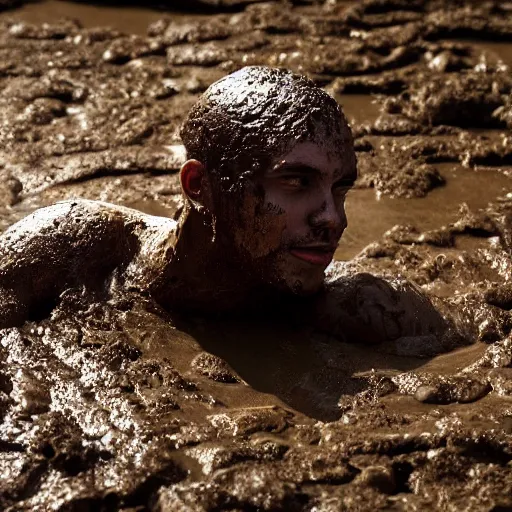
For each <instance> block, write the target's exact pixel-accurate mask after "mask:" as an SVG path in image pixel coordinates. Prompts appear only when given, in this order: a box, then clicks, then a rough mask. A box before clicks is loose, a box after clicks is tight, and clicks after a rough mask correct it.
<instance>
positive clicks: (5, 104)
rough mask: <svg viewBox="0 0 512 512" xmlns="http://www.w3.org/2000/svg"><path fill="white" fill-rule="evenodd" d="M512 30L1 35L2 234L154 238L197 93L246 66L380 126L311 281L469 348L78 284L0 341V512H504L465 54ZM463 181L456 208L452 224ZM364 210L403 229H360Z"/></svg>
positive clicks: (506, 190) (302, 21)
mask: <svg viewBox="0 0 512 512" xmlns="http://www.w3.org/2000/svg"><path fill="white" fill-rule="evenodd" d="M43 5H44V4H41V6H43ZM510 12H511V11H510V7H509V6H508V4H507V3H504V2H501V3H499V2H490V3H485V4H479V3H473V2H464V3H463V2H457V3H454V4H447V3H446V2H440V1H430V2H429V1H426V0H425V1H415V2H405V1H404V2H400V1H391V0H389V1H387V0H384V1H365V2H361V3H360V4H358V5H355V6H352V7H349V8H348V9H347V8H346V5H342V3H341V2H340V3H336V2H328V3H326V4H325V5H321V6H314V7H311V6H307V5H300V6H299V5H297V6H294V7H291V6H289V5H287V4H282V3H279V2H272V3H271V2H268V3H261V4H260V3H256V4H254V5H250V6H248V7H246V8H245V9H243V10H242V9H241V10H240V12H237V13H234V14H233V13H228V14H226V13H224V14H218V15H210V16H209V17H208V18H207V19H206V20H205V19H204V18H201V19H198V20H196V18H194V17H193V16H191V17H190V18H188V19H179V18H177V19H176V20H174V19H173V16H172V14H171V15H170V16H169V17H167V18H166V17H165V16H164V15H162V17H163V18H164V19H163V20H162V21H160V22H156V23H154V24H152V25H151V27H150V28H149V30H148V35H147V36H145V35H137V36H131V35H124V34H122V33H121V32H119V31H116V30H111V29H106V28H92V27H88V28H81V27H80V25H79V24H78V23H76V22H71V21H62V22H61V21H58V20H52V23H50V24H49V25H45V26H43V25H41V24H33V25H31V24H29V23H24V22H22V21H20V19H19V18H18V19H17V20H16V21H15V19H16V16H17V11H16V10H13V11H9V12H8V14H6V15H5V14H4V15H2V18H1V19H0V24H1V25H2V30H1V32H0V66H1V70H0V104H1V107H2V108H1V109H0V116H1V119H0V123H1V124H0V141H1V164H2V165H1V170H0V173H1V174H2V179H1V180H0V193H1V197H2V204H1V211H0V221H1V227H2V229H6V228H7V227H8V226H10V225H12V224H13V223H14V222H16V221H17V220H19V219H21V218H22V217H25V216H26V215H27V214H28V213H30V212H32V211H33V210H35V209H36V208H39V207H41V206H46V205H48V204H51V203H53V202H55V201H57V200H61V199H69V198H72V197H76V196H80V197H85V198H88V199H99V200H103V201H108V202H113V203H116V204H120V205H125V206H131V207H134V208H137V209H141V210H145V211H147V212H149V213H154V214H158V215H165V216H168V217H173V216H175V215H176V212H177V210H179V208H181V198H180V195H179V184H178V178H177V175H176V171H177V170H178V169H179V167H180V165H181V163H182V162H183V159H184V154H183V149H182V147H181V141H180V139H179V127H180V125H181V122H182V121H183V119H184V116H185V115H186V113H187V112H188V110H189V108H190V107H191V105H192V104H193V103H194V102H195V101H196V99H197V97H198V95H199V94H200V93H201V92H202V91H204V90H205V89H206V88H207V87H208V86H209V85H210V84H211V83H213V82H214V81H215V80H217V79H219V78H221V77H222V76H224V75H226V74H227V73H228V72H231V71H233V70H235V69H238V68H240V67H242V66H243V65H246V64H268V65H272V66H283V67H287V68H290V69H293V70H295V71H299V72H301V73H305V74H307V75H309V76H310V77H311V78H312V79H313V80H315V81H316V82H317V83H319V84H322V86H324V87H325V88H326V89H327V90H328V91H330V92H332V93H333V94H335V95H336V97H337V99H338V100H339V101H340V102H341V103H342V105H343V106H344V110H345V112H346V113H348V112H349V110H350V101H351V95H359V94H371V95H373V96H372V98H373V100H374V101H375V105H373V107H374V108H376V109H378V115H377V117H376V118H375V119H372V120H367V119H365V112H356V114H357V115H359V116H360V117H359V118H358V117H357V116H356V115H355V114H354V115H353V117H354V119H352V129H353V132H354V136H355V146H356V151H357V156H358V162H359V163H358V166H359V172H360V177H359V180H358V182H357V183H356V190H354V191H353V192H351V194H353V196H352V198H350V196H349V200H348V201H349V205H348V210H349V223H350V224H352V226H350V227H349V228H348V230H347V233H346V234H345V235H344V237H343V239H342V242H341V245H340V248H339V251H338V255H339V256H340V257H343V256H344V255H346V254H349V253H350V256H353V255H354V254H355V253H358V254H357V256H356V257H354V258H352V259H351V260H350V261H347V262H345V263H344V264H343V266H341V267H337V268H336V269H335V270H336V271H334V270H333V271H332V272H331V274H335V275H329V276H328V278H329V279H335V278H336V277H340V275H341V276H342V277H344V278H347V279H349V278H350V276H352V275H354V274H356V273H359V272H369V273H370V274H373V275H375V276H385V277H391V276H392V277H395V278H396V276H401V277H403V278H406V279H408V280H410V281H411V282H413V283H415V284H416V285H418V286H419V287H421V290H422V291H423V292H424V293H425V294H427V295H428V296H429V297H430V298H431V299H432V301H433V304H434V305H435V306H436V308H438V310H439V311H441V312H442V313H443V314H445V315H446V316H448V317H450V318H454V319H455V320H456V322H457V325H458V327H459V329H460V330H461V331H462V333H463V334H464V339H463V340H460V339H452V338H442V339H441V338H438V337H435V336H430V337H429V336H426V337H424V338H423V339H422V340H421V342H420V343H419V342H418V341H417V340H407V339H402V340H401V341H400V344H399V345H398V346H397V345H396V344H394V343H392V342H390V343H383V344H379V345H372V346H361V345H358V344H357V343H346V342H341V341H339V340H337V339H335V338H333V337H332V336H329V335H326V334H325V333H323V332H321V331H320V330H316V331H315V332H312V333H311V332H310V331H306V330H305V328H304V323H303V322H302V319H301V318H300V314H299V315H297V314H295V316H294V314H293V312H290V313H289V315H287V316H286V317H284V318H272V319H270V318H268V319H267V320H268V322H262V321H261V318H260V317H258V316H256V315H255V316H253V317H252V318H241V319H238V320H236V319H235V320H232V321H231V320H229V319H223V318H204V317H201V316H200V315H194V316H193V318H186V319H183V318H181V317H178V316H175V315H173V314H172V313H169V312H166V311H164V310H163V309H162V308H161V307H160V306H159V305H158V304H156V303H155V302H154V301H153V300H151V299H149V298H148V297H145V296H141V295H140V294H138V293H136V292H129V291H126V290H119V289H112V290H108V291H105V290H104V289H102V288H101V287H99V288H97V289H91V288H85V287H83V286H82V283H81V282H80V281H79V282H77V283H76V286H72V287H70V288H68V289H67V290H66V291H65V292H64V293H62V294H61V296H60V297H59V299H58V301H56V302H55V303H49V304H47V306H46V307H38V308H36V309H35V310H34V311H32V312H31V314H30V320H29V321H28V322H26V323H24V325H22V326H21V327H14V328H8V329H3V330H2V331H1V336H0V342H1V346H0V418H1V425H0V432H1V435H0V474H1V476H2V478H1V479H0V508H2V509H7V510H51V509H53V510H55V509H57V510H120V509H121V510H122V509H125V510H160V511H171V510H172V511H175V510H176V511H177V510H197V511H201V510H224V509H231V510H317V511H320V510H321V511H330V510H332V511H334V510H344V509H347V510H374V509H385V510H390V509H391V510H411V509H420V510H427V509H438V510H461V509H462V510H507V509H509V508H511V507H512V501H511V496H512V437H511V436H512V402H511V399H510V397H511V393H512V375H511V372H512V339H511V333H512V309H511V305H512V290H511V287H510V276H511V275H512V274H511V271H512V256H511V254H512V197H511V194H510V192H511V187H510V184H509V182H510V176H511V169H512V167H511V162H512V156H511V155H512V153H511V137H510V131H509V130H510V119H509V118H510V97H511V96H510V95H511V89H510V88H511V82H512V79H511V78H510V77H511V74H510V68H509V67H508V66H510V55H511V54H512V50H511V49H510V48H509V47H507V48H509V49H508V50H507V52H508V53H506V54H504V55H502V56H500V55H496V54H495V53H493V52H491V51H485V52H483V51H482V49H481V48H480V47H479V46H478V45H476V44H474V43H473V40H479V41H480V42H481V41H484V40H485V41H487V40H491V41H493V40H494V41H503V40H505V39H507V40H510V38H511V34H512V24H511V23H510V21H509V19H510ZM77 16H78V11H77ZM463 38H468V40H466V41H464V40H462V39H463ZM507 59H509V60H508V61H507ZM354 97H355V96H354ZM369 99H370V98H369ZM348 117H349V118H350V117H351V115H350V114H349V115H348ZM447 166H454V168H456V169H457V171H456V172H454V173H451V172H447ZM475 168H476V170H475ZM468 174H469V175H470V176H474V178H471V179H474V180H475V183H478V185H477V186H478V187H480V188H481V190H480V191H479V193H478V194H476V195H481V196H482V197H481V199H480V200H479V201H480V202H478V206H477V207H473V206H472V204H461V205H458V204H457V201H459V202H464V201H465V198H464V196H461V195H459V194H460V191H459V190H458V189H457V183H460V182H462V181H463V179H466V176H467V175H468ZM477 180H478V181H477ZM372 188H373V189H374V191H371V189H372ZM374 193H375V194H377V195H378V196H379V197H381V198H382V199H381V201H380V202H379V203H378V205H377V206H372V205H373V203H371V202H370V200H371V197H372V196H374V195H375V194H374ZM365 194H367V195H365ZM369 194H371V196H370V195H369ZM443 194H444V195H443ZM450 194H451V195H450ZM390 196H391V197H392V198H390ZM452 197H454V198H456V199H452ZM358 198H362V199H364V198H366V200H367V201H368V206H367V210H368V212H367V213H366V212H364V210H358V211H359V212H360V215H359V217H360V218H353V217H352V216H351V215H350V212H351V208H354V209H355V208H357V205H356V204H355V203H356V201H357V200H358ZM433 198H434V199H433ZM435 198H438V199H435ZM459 198H460V199H459ZM351 199H352V201H353V202H354V206H353V207H351V203H350V200H351ZM436 201H437V202H436ZM450 201H452V202H453V201H455V204H454V207H453V210H449V212H450V213H449V214H448V213H446V214H444V213H439V212H440V211H442V212H445V211H448V210H447V209H445V203H448V202H450ZM423 202H425V203H426V204H428V205H431V206H429V209H427V210H425V207H423V206H422V204H424V203H423ZM468 203H470V201H468ZM475 204H477V203H475ZM382 205H389V208H390V210H392V209H393V208H401V209H403V210H404V211H405V213H402V212H401V211H400V215H401V216H400V215H398V214H395V213H393V212H392V213H393V214H390V217H389V218H390V219H391V221H393V222H391V223H390V225H389V226H387V227H386V228H385V229H381V226H383V225H384V224H383V223H381V224H378V221H379V219H372V217H371V212H372V211H373V210H372V208H376V210H375V211H379V210H377V208H383V207H382ZM394 205H398V206H396V207H395V206H394ZM396 218H399V219H404V220H403V221H402V220H400V224H401V225H398V226H394V224H396V222H395V221H394V220H393V219H396ZM374 225H375V226H377V227H376V228H375V229H376V231H375V236H374V237H373V238H372V239H370V240H371V243H370V244H369V245H366V242H365V243H361V240H368V238H365V236H368V235H367V234H366V235H365V232H366V231H371V230H372V229H373V226H374ZM351 229H354V231H353V232H351ZM379 230H380V231H379ZM359 233H361V234H359ZM346 238H348V242H347V241H345V240H346ZM354 239H355V242H354V241H353V240H354ZM370 240H368V241H370ZM344 243H346V244H352V245H350V246H346V245H345V246H344V245H343V244H344ZM358 244H359V245H358ZM346 247H348V249H347V248H346ZM111 248H112V247H107V248H106V250H107V251H108V250H109V249H111ZM118 249H119V250H122V249H123V248H122V247H121V248H118ZM126 249H127V250H128V249H129V248H126ZM49 255H50V254H48V255H46V254H45V255H43V257H49ZM36 277H39V276H36ZM42 277H44V276H42ZM99 277H101V276H98V278H99ZM340 295H341V297H340V300H342V299H343V297H342V295H343V293H342V292H340ZM329 307H331V305H329V304H327V305H326V306H325V310H324V312H325V313H326V314H328V312H329V309H328V308H329ZM334 307H335V305H334ZM297 316H298V317H299V318H297ZM267 324H268V325H267ZM386 328H387V326H386V325H385V324H383V326H382V329H383V330H385V329H386ZM467 343H469V344H468V346H466V347H463V348H457V347H460V345H461V344H467ZM454 349H456V350H454ZM452 350H454V351H452ZM318 420H323V421H318ZM326 420H329V421H326Z"/></svg>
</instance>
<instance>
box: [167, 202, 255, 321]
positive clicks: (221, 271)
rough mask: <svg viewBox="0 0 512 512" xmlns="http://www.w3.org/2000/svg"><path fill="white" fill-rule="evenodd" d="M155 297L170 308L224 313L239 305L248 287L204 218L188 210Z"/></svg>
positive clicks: (247, 282) (205, 217)
mask: <svg viewBox="0 0 512 512" xmlns="http://www.w3.org/2000/svg"><path fill="white" fill-rule="evenodd" d="M159 288H160V289H159V293H158V295H160V296H162V301H163V302H165V303H167V304H169V306H172V307H173V308H176V307H183V308H185V309H189V308H190V309H199V310H209V309H210V310H212V311H214V310H226V309H232V308H233V307H235V308H236V306H237V304H240V303H242V302H243V301H244V300H245V299H246V297H247V295H248V294H249V292H250V290H251V289H252V285H251V283H250V282H249V280H248V279H247V278H246V276H244V275H243V272H242V271H241V269H240V267H239V266H238V265H235V264H233V262H232V261H231V255H230V254H226V251H222V248H221V247H220V244H219V243H218V240H216V238H215V231H214V227H213V223H212V222H211V219H210V218H209V217H208V215H207V214H203V213H200V212H197V211H195V210H190V211H188V212H184V213H183V214H182V216H181V218H180V220H179V228H178V239H177V242H176V246H175V249H174V256H173V258H172V259H171V261H170V262H169V265H168V267H167V269H166V272H165V276H164V279H163V281H162V282H161V283H160V286H159Z"/></svg>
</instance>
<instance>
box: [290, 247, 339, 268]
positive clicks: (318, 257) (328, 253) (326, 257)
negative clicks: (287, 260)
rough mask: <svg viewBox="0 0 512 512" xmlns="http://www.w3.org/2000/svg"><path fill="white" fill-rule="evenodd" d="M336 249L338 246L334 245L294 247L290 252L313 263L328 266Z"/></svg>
mask: <svg viewBox="0 0 512 512" xmlns="http://www.w3.org/2000/svg"><path fill="white" fill-rule="evenodd" d="M335 251H336V247H332V246H310V247H292V248H291V249H290V254H291V255H292V256H295V257H296V258H299V259H300V260H302V261H306V262H307V263H311V264H312V265H319V266H322V267H327V265H329V263H330V262H331V261H332V258H333V256H334V252H335Z"/></svg>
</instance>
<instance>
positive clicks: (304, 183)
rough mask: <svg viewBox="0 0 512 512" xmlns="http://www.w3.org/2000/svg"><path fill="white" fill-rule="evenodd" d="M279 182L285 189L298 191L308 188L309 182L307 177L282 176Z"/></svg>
mask: <svg viewBox="0 0 512 512" xmlns="http://www.w3.org/2000/svg"><path fill="white" fill-rule="evenodd" d="M280 182H281V184H282V185H283V186H284V187H285V188H288V189H293V190H299V189H303V188H306V187H308V186H309V185H310V183H311V180H310V179H309V178H308V177H307V176H283V177H282V178H281V179H280Z"/></svg>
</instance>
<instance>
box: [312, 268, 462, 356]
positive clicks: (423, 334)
mask: <svg viewBox="0 0 512 512" xmlns="http://www.w3.org/2000/svg"><path fill="white" fill-rule="evenodd" d="M317 311H318V313H317V316H318V319H317V322H318V325H319V327H320V328H322V329H323V330H325V331H327V332H330V333H331V334H333V335H335V336H337V337H340V338H342V339H344V340H346V341H351V342H365V343H384V342H390V341H396V340H399V339H400V340H414V339H416V340H417V342H416V343H419V342H420V341H421V340H423V342H424V343H427V344H430V345H432V343H433V339H434V338H436V339H437V340H438V344H443V343H445V340H446V336H447V333H448V332H451V331H452V330H453V326H452V325H451V322H450V320H449V319H447V318H445V317H444V316H443V315H442V314H441V312H440V311H439V310H438V309H437V308H436V307H435V305H434V303H433V302H432V300H431V299H430V298H429V297H428V296H427V295H425V294H424V293H423V292H422V291H421V289H420V288H418V287H417V286H416V285H415V284H413V283H411V282H409V281H407V280H406V279H404V278H401V277H394V278H385V277H380V276H375V275H371V274H368V273H355V274H350V273H346V272H345V270H344V268H343V265H342V264H336V263H335V264H333V265H331V266H330V268H329V269H328V272H327V275H326V284H325V290H324V292H323V293H322V295H321V297H320V298H319V303H318V308H317ZM404 343H405V342H404ZM411 343H412V341H411ZM426 351H428V350H426ZM419 352H421V349H420V350H419Z"/></svg>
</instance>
